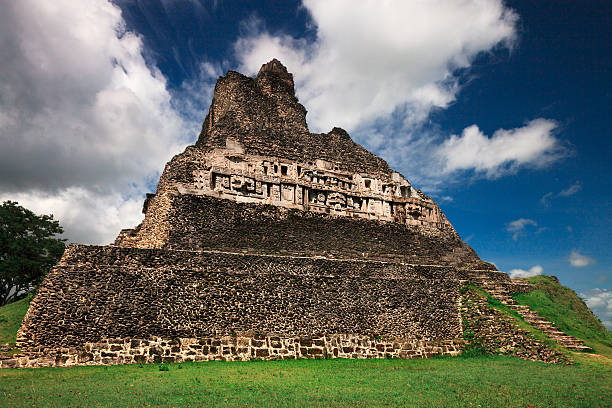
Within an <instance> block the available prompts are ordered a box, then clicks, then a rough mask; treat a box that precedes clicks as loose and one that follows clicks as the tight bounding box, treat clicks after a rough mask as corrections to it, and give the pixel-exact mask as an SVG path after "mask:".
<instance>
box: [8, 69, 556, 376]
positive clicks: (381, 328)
mask: <svg viewBox="0 0 612 408" xmlns="http://www.w3.org/2000/svg"><path fill="white" fill-rule="evenodd" d="M143 212H144V214H145V219H144V220H143V222H142V223H141V224H140V225H139V226H137V227H136V228H134V229H126V230H123V231H121V233H120V234H119V236H118V237H117V240H116V241H115V244H114V245H112V246H86V245H71V246H69V247H68V249H67V250H66V252H65V254H64V256H63V257H62V260H61V261H60V263H59V264H58V266H57V267H55V268H54V269H53V270H52V271H51V272H50V273H49V274H48V275H47V277H46V278H45V281H44V282H43V284H42V286H41V288H40V290H39V291H38V293H37V295H36V297H35V299H34V300H33V301H32V303H31V306H30V309H29V310H28V313H27V314H26V317H25V319H24V322H23V324H22V326H21V329H20V331H19V333H18V338H17V343H18V344H17V346H18V347H20V348H21V349H22V350H24V351H26V353H25V354H23V355H20V356H4V357H3V356H2V355H0V367H9V366H14V367H37V366H45V365H64V366H66V365H76V364H120V363H133V362H161V361H200V360H210V359H218V360H245V359H251V358H264V359H279V358H382V357H399V358H419V357H431V356H434V355H439V354H451V355H452V354H457V353H459V352H460V350H461V348H462V347H463V345H464V343H465V342H464V340H463V326H462V322H463V321H464V318H465V317H466V316H470V313H472V311H471V310H472V309H469V310H468V309H466V308H465V307H461V304H462V301H461V299H462V298H461V295H460V291H459V288H460V286H461V285H462V284H463V283H464V282H467V281H475V280H478V279H481V280H483V281H486V282H492V283H491V284H492V285H493V287H494V289H496V290H498V291H499V293H497V294H496V295H499V296H502V295H503V296H506V295H507V293H508V292H509V291H511V290H513V289H516V288H517V287H519V286H520V285H517V284H513V283H512V282H511V281H510V279H509V278H508V276H507V275H506V274H504V273H501V272H499V271H497V270H495V267H494V266H493V265H491V264H488V263H486V262H483V261H482V260H481V259H480V258H479V257H478V255H477V254H476V253H475V252H474V251H473V250H472V249H471V248H470V247H469V246H467V245H466V244H465V243H463V242H462V241H461V239H460V237H459V235H458V234H457V233H456V231H455V230H454V228H453V227H452V225H451V224H450V223H449V221H448V220H447V219H446V217H445V216H444V214H443V213H442V211H441V210H440V208H439V207H438V206H437V205H436V203H434V202H433V200H431V199H430V198H429V197H428V196H426V195H425V194H423V193H422V192H421V191H419V190H417V189H415V188H414V187H413V186H412V185H411V184H410V182H409V181H408V180H407V179H406V178H405V177H404V176H402V175H401V174H399V173H397V172H395V171H393V170H391V169H390V168H389V166H388V165H387V163H386V162H385V161H384V160H382V159H381V158H379V157H377V156H375V155H374V154H372V153H370V152H368V151H367V150H366V149H364V148H363V147H361V146H359V145H358V144H356V143H355V142H353V141H352V140H351V138H350V136H349V135H348V134H347V133H346V132H345V131H344V130H342V129H339V128H334V129H332V131H331V132H329V133H327V134H314V133H310V132H309V130H308V127H307V125H306V109H305V108H304V107H303V106H302V105H300V104H299V103H298V100H297V98H296V97H295V91H294V87H293V76H292V75H291V74H290V73H288V72H287V70H286V68H285V67H284V66H282V64H280V62H278V61H276V60H273V61H271V62H270V63H268V64H265V65H264V66H263V67H262V68H261V70H260V72H259V74H258V75H257V77H256V78H248V77H246V76H244V75H241V74H239V73H237V72H228V73H227V75H226V76H225V77H222V78H219V81H218V83H217V85H216V87H215V93H214V98H213V101H212V104H211V107H210V110H209V113H208V115H207V116H206V120H205V121H204V125H203V127H202V132H201V134H200V136H199V139H198V141H197V142H196V144H195V145H194V146H190V147H188V148H187V149H186V150H185V152H183V153H181V154H179V155H177V156H175V157H174V158H172V160H170V162H169V163H168V164H167V165H166V167H165V169H164V172H163V174H162V176H161V177H160V181H159V184H158V187H157V191H156V192H155V194H148V195H147V198H146V200H145V202H144V205H143ZM492 319H493V320H496V319H498V317H496V316H493V317H492ZM487 327H488V326H487ZM492 327H496V328H501V329H500V330H505V331H506V332H508V333H511V332H512V330H513V329H512V325H511V324H509V323H508V324H506V323H504V324H502V325H497V326H492ZM482 330H483V332H486V330H489V329H487V328H485V327H484V326H483V327H482ZM483 338H485V339H489V340H490V341H491V342H492V341H493V338H492V337H491V336H489V337H486V336H484V337H483ZM522 338H523V337H522ZM524 339H526V340H524V341H523V343H524V344H529V343H530V340H529V339H528V338H527V337H524ZM489 340H487V341H489ZM538 355H540V356H542V355H544V354H542V353H540V354H538ZM529 358H531V355H529Z"/></svg>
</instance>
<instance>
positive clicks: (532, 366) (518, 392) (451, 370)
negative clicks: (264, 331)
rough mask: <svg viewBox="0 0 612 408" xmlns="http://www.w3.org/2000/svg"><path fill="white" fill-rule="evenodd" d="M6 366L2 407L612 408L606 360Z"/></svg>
mask: <svg viewBox="0 0 612 408" xmlns="http://www.w3.org/2000/svg"><path fill="white" fill-rule="evenodd" d="M164 366H165V367H167V368H168V370H167V371H162V370H160V366H159V365H155V364H150V365H142V366H138V365H125V366H110V367H104V366H98V367H72V368H40V369H22V370H15V369H5V370H0V406H3V407H30V406H37V407H77V406H104V407H107V406H113V407H123V406H163V407H167V406H175V407H178V406H180V407H200V406H228V407H268V406H273V407H279V406H280V407H296V406H299V407H302V406H313V407H328V406H333V407H378V406H380V407H385V406H402V407H527V406H531V407H550V406H554V407H565V406H571V407H599V406H602V407H610V406H612V381H610V379H611V378H612V367H611V366H610V364H609V361H606V362H600V361H586V360H585V361H584V362H581V363H579V364H577V365H574V366H563V365H550V364H544V363H536V362H530V361H523V360H519V359H515V358H510V357H475V358H462V357H452V358H450V357H447V358H434V359H428V360H384V359H383V360H288V361H248V362H204V363H182V364H167V365H164Z"/></svg>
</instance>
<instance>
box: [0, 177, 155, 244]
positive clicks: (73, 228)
mask: <svg viewBox="0 0 612 408" xmlns="http://www.w3.org/2000/svg"><path fill="white" fill-rule="evenodd" d="M9 198H10V199H11V200H14V201H17V202H18V203H19V204H20V205H22V206H24V207H26V208H28V209H30V210H32V211H34V212H35V213H37V214H46V213H49V212H52V213H53V217H54V218H55V219H58V220H60V224H61V225H62V226H63V227H65V228H64V230H65V231H64V232H65V234H64V235H65V236H66V237H67V238H68V239H69V240H70V241H71V242H77V243H87V242H94V243H103V244H108V243H111V242H112V241H113V240H114V239H115V237H116V236H117V234H118V232H119V230H121V229H122V228H128V227H132V226H134V225H136V224H138V223H139V222H140V221H141V220H142V214H141V210H142V202H143V197H140V196H137V197H126V196H124V195H122V194H120V193H110V194H107V195H98V194H96V193H95V192H92V191H90V190H87V189H84V188H80V187H69V188H67V189H65V190H62V191H61V192H59V193H52V194H50V193H47V192H44V191H31V192H22V193H17V194H12V195H11V196H10V197H2V198H1V199H0V201H4V200H6V199H9Z"/></svg>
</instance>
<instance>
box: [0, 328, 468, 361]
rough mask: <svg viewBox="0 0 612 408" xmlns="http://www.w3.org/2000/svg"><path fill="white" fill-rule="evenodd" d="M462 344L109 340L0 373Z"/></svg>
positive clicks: (385, 352) (47, 353)
mask: <svg viewBox="0 0 612 408" xmlns="http://www.w3.org/2000/svg"><path fill="white" fill-rule="evenodd" d="M462 345H463V341H462V340H460V339H455V340H442V341H426V340H423V339H404V340H402V341H393V340H388V339H377V338H373V337H368V336H360V335H351V334H339V335H331V336H320V337H279V336H251V337H244V336H224V337H202V338H179V339H164V338H160V337H150V338H147V339H129V338H121V339H104V340H101V341H98V342H95V343H86V344H85V345H83V346H82V347H63V348H58V349H39V350H38V351H32V352H30V353H28V354H23V355H16V356H7V357H6V358H3V357H2V356H0V368H25V367H46V366H74V365H101V364H131V363H160V362H164V363H166V362H183V361H207V360H225V361H236V360H252V359H264V360H280V359H283V360H286V359H297V358H311V359H322V358H428V357H433V356H436V355H456V354H459V352H460V350H461V347H462Z"/></svg>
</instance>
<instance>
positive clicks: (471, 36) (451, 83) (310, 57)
mask: <svg viewBox="0 0 612 408" xmlns="http://www.w3.org/2000/svg"><path fill="white" fill-rule="evenodd" d="M303 5H304V7H305V8H306V9H307V10H308V11H309V12H310V15H311V17H312V22H313V27H314V28H315V29H316V39H315V41H314V42H308V41H307V40H305V39H303V38H297V39H296V38H293V37H290V36H288V35H282V34H278V35H273V34H270V33H269V32H267V31H265V29H263V28H262V27H263V23H262V22H261V21H260V20H257V19H251V20H250V21H249V22H247V24H246V25H245V27H246V29H245V31H246V33H247V34H246V35H244V36H243V37H242V38H240V39H239V40H238V41H237V42H236V44H235V49H236V54H237V57H238V59H239V61H240V67H239V70H240V71H241V72H247V73H249V74H255V73H256V72H257V70H258V69H259V68H260V66H261V64H262V63H265V62H267V61H268V60H270V59H272V58H273V57H276V58H279V59H280V60H281V61H282V62H283V63H284V64H286V65H287V67H288V69H289V71H290V72H293V73H294V74H295V80H296V83H297V93H298V96H299V98H300V100H301V102H302V103H303V104H304V105H305V106H306V108H307V109H308V111H309V113H308V117H307V119H308V123H309V125H310V127H311V129H312V130H314V131H328V130H330V129H331V128H332V127H333V126H341V127H343V128H345V129H347V130H348V131H349V132H351V134H352V137H353V138H354V139H355V140H356V141H357V142H359V143H361V144H363V145H364V146H365V147H366V148H368V149H370V150H372V151H374V152H376V153H377V154H380V155H381V156H382V157H384V158H385V159H386V160H387V161H388V162H389V164H390V165H391V166H392V167H394V168H397V169H399V170H401V171H403V172H405V173H406V174H407V175H408V176H409V177H410V178H411V180H412V181H413V182H414V183H417V184H420V185H421V186H423V187H426V188H427V189H428V190H429V191H430V192H431V191H436V189H437V187H438V186H439V185H440V184H441V183H442V182H444V183H446V184H448V183H449V182H452V181H454V179H455V178H457V177H453V175H452V174H451V173H453V172H461V171H474V172H475V176H477V177H482V176H486V177H490V178H495V177H499V176H501V175H504V174H507V173H510V172H515V171H517V170H518V169H519V168H521V167H524V166H527V167H535V168H539V167H543V166H546V165H548V164H550V163H552V162H553V161H555V160H557V159H559V158H560V157H562V154H561V153H562V150H563V149H561V148H560V147H559V142H558V140H557V139H556V138H555V137H554V136H553V134H552V132H553V131H554V129H555V128H556V123H555V122H553V121H551V120H545V119H536V120H533V121H531V122H529V123H528V124H527V125H525V126H524V127H520V128H518V129H510V130H505V129H500V130H498V131H496V132H495V133H494V135H493V136H492V137H491V138H488V137H486V136H485V135H484V134H482V132H481V131H480V130H479V129H478V127H477V126H476V125H474V126H470V127H468V128H466V129H465V130H464V131H463V133H462V136H461V137H458V136H452V137H451V138H447V137H446V136H445V135H443V134H441V133H439V132H432V131H426V130H424V129H423V128H422V125H423V124H425V123H427V119H428V117H429V114H430V113H431V112H432V110H435V109H440V108H446V107H448V106H449V105H450V104H451V103H453V102H454V101H455V98H456V96H457V93H458V92H459V91H460V89H461V87H460V86H459V79H460V77H461V75H462V72H466V71H465V70H464V68H469V67H470V65H471V62H472V60H473V59H474V57H475V56H477V55H479V54H481V53H486V52H491V51H492V50H499V49H503V48H511V47H512V44H513V43H514V40H515V36H516V30H515V26H516V22H517V20H518V16H517V15H516V13H514V12H513V11H512V10H511V9H509V8H506V7H505V6H504V5H503V3H502V1H501V0H466V1H461V2H457V1H454V0H435V1H427V2H418V1H403V0H396V1H386V2H368V1H364V2H354V1H350V0H341V1H333V2H330V1H325V0H304V1H303Z"/></svg>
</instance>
